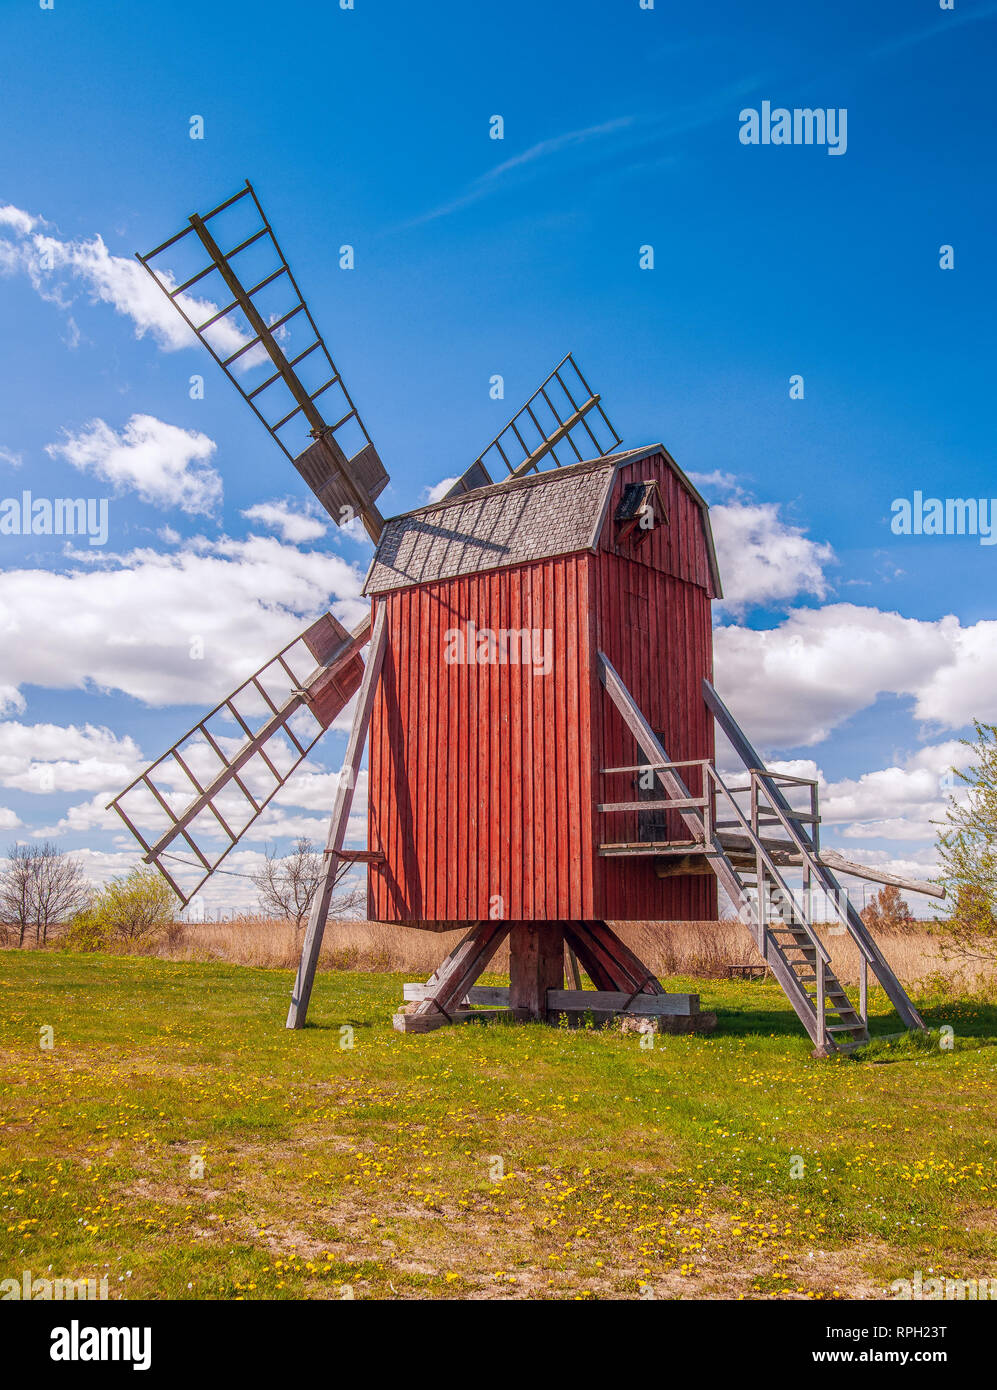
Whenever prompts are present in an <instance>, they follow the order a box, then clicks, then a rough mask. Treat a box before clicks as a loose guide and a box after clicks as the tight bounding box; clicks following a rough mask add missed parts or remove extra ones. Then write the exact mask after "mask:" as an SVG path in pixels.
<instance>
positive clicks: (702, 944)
mask: <svg viewBox="0 0 997 1390" xmlns="http://www.w3.org/2000/svg"><path fill="white" fill-rule="evenodd" d="M615 927H616V930H618V932H619V934H620V936H621V937H622V938H623V939H624V940H625V941H626V942H627V944H628V945H629V946H630V947H631V948H632V949H633V950H634V951H636V953H637V955H639V956H640V957H641V959H642V960H643V961H645V962H646V963H647V965H649V966H650V967H651V969H652V970H654V972H655V973H656V974H658V975H660V976H665V977H667V976H673V975H693V976H697V977H699V978H701V979H721V978H723V977H724V976H725V975H726V974H727V973H728V971H729V968H730V967H731V966H732V965H740V964H748V963H758V962H759V961H760V960H761V957H760V956H759V954H758V952H757V950H756V949H755V946H754V943H753V942H752V940H751V937H750V936H749V934H748V932H747V930H746V929H745V928H744V927H743V926H742V924H741V923H740V922H739V921H738V920H737V919H736V918H722V919H721V920H720V921H719V922H627V923H620V924H615ZM462 935H463V931H453V932H430V931H419V930H417V929H415V928H412V927H397V926H389V925H386V924H385V923H383V922H330V923H329V924H328V926H327V927H326V932H325V938H324V940H323V942H322V952H321V956H320V958H319V969H325V970H365V971H405V972H408V973H411V974H412V975H423V976H425V975H429V974H430V973H431V972H432V971H433V970H434V969H435V968H436V966H437V965H438V964H439V962H440V961H441V960H442V959H443V957H444V956H445V955H446V953H447V952H448V951H449V950H450V948H451V947H452V946H453V945H455V944H456V943H457V942H458V941H459V940H460V938H461V936H462ZM824 939H825V941H826V943H827V945H828V947H829V949H830V952H831V960H832V965H833V968H834V971H835V973H836V974H837V976H838V978H839V979H840V980H842V981H843V983H845V984H849V985H853V984H856V983H857V982H858V978H859V954H858V950H857V948H856V947H855V945H854V943H853V942H852V940H851V938H850V937H848V936H845V935H839V934H837V933H834V932H830V933H828V932H826V931H825V933H824ZM877 940H878V942H879V945H880V948H881V950H882V952H883V954H884V955H885V956H886V959H887V960H888V961H889V963H890V965H891V966H892V967H893V970H894V971H895V972H896V974H897V976H898V978H899V979H900V980H901V981H903V983H904V984H907V985H914V984H917V983H918V982H919V981H924V980H935V981H941V980H948V981H950V982H951V984H952V985H953V986H954V985H959V986H960V987H962V988H967V989H970V990H980V989H984V990H988V991H989V990H992V989H993V987H994V985H995V982H997V980H995V972H994V970H993V968H990V969H987V968H986V967H983V966H980V967H975V968H972V969H969V970H968V971H967V969H966V968H965V967H962V968H960V967H959V966H958V965H957V964H956V963H954V962H952V961H948V960H946V959H945V958H944V956H943V954H942V941H941V939H940V938H939V937H938V936H935V935H933V934H932V933H931V932H930V931H928V930H926V929H925V927H923V926H918V925H917V924H915V927H914V928H913V929H912V930H909V931H903V932H880V933H878V934H877ZM147 949H148V951H149V952H150V954H155V955H157V956H161V957H163V958H164V959H169V960H225V961H231V962H232V963H234V964H237V965H249V966H257V967H263V968H268V969H285V970H287V969H293V968H295V967H296V966H297V963H298V956H299V954H300V951H301V933H300V932H296V931H295V929H294V927H293V925H292V924H291V923H289V922H284V921H280V920H277V919H274V918H267V917H254V916H245V917H239V918H235V919H233V920H232V921H229V922H203V923H186V924H178V929H176V930H174V932H173V933H171V934H170V936H169V937H168V938H164V939H162V940H160V941H158V942H156V943H155V944H153V945H150V946H149V947H147ZM491 969H492V970H493V971H495V972H496V973H498V974H507V973H508V969H509V951H508V947H507V946H503V947H501V948H500V949H499V951H498V952H497V954H496V956H495V957H494V959H493V962H492V965H491Z"/></svg>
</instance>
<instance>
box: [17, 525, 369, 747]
mask: <svg viewBox="0 0 997 1390" xmlns="http://www.w3.org/2000/svg"><path fill="white" fill-rule="evenodd" d="M362 583H363V575H362V573H361V572H360V571H359V570H358V569H357V568H355V567H354V566H352V565H349V564H347V563H346V561H345V560H343V559H342V558H341V557H339V556H337V555H333V554H323V553H320V552H315V551H313V552H304V551H300V550H297V549H295V548H294V547H291V546H284V545H282V544H281V543H280V542H279V541H278V540H276V539H274V538H272V537H262V536H251V537H249V538H248V539H247V540H245V541H235V540H231V539H229V538H227V537H223V538H222V539H221V540H219V541H215V542H209V541H206V540H204V539H203V538H197V539H195V540H193V541H191V542H189V543H188V544H186V545H185V546H183V547H182V548H181V549H179V550H178V551H175V552H172V553H170V554H165V555H164V554H160V553H158V552H156V551H153V550H136V551H134V552H131V553H130V554H127V555H113V554H108V555H106V556H102V557H101V564H100V565H98V566H93V567H91V568H74V569H70V570H69V571H68V572H67V573H54V572H52V571H49V570H37V569H36V570H8V571H6V572H4V573H0V648H2V650H3V652H4V675H5V677H6V678H7V682H8V684H7V686H6V687H5V688H4V689H5V690H6V692H7V702H8V705H11V706H13V707H14V708H18V707H19V706H18V705H17V704H16V703H15V702H17V701H18V700H19V698H20V697H19V695H18V687H20V686H21V685H40V686H44V687H47V688H49V689H52V688H54V689H62V690H66V689H74V688H75V689H86V688H94V687H96V688H97V689H100V690H119V691H122V692H124V693H125V694H126V695H130V696H133V697H134V698H136V699H139V700H143V701H145V702H146V703H147V704H151V705H169V704H181V703H183V704H188V703H190V704H194V705H196V706H198V707H208V706H210V705H212V704H214V703H215V702H216V701H217V700H218V699H220V698H221V697H222V696H224V695H225V694H227V693H228V692H229V691H230V690H232V689H234V688H235V686H237V685H238V684H239V683H240V682H241V681H243V680H244V679H245V678H246V677H247V676H248V675H249V674H250V672H251V671H252V670H253V669H254V668H255V667H257V666H259V665H262V663H263V662H264V661H266V660H268V659H269V658H270V657H271V656H272V655H273V654H274V652H276V651H277V650H279V649H280V648H281V647H282V646H285V645H286V644H287V643H288V642H289V641H291V640H292V639H293V638H294V637H295V636H296V635H297V634H298V633H299V632H300V631H301V630H302V629H303V628H304V627H305V626H306V625H307V623H308V622H309V621H314V619H315V618H316V617H317V616H318V615H319V614H321V613H324V612H326V611H327V609H328V608H329V607H330V605H332V606H334V607H335V611H336V615H337V617H339V618H340V621H342V622H343V623H344V624H346V626H348V627H352V626H355V625H356V624H357V623H358V622H359V621H360V620H361V618H362V617H364V616H365V614H366V613H367V612H369V604H368V603H367V602H366V601H365V600H364V599H362V598H360V587H361V585H362ZM195 638H197V639H200V646H195V645H194V639H195ZM196 650H203V658H200V659H196V658H195V657H193V656H192V651H196ZM0 694H3V691H0ZM178 732H181V731H179V730H178Z"/></svg>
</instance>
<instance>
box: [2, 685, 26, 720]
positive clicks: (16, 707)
mask: <svg viewBox="0 0 997 1390" xmlns="http://www.w3.org/2000/svg"><path fill="white" fill-rule="evenodd" d="M24 707H25V699H24V696H23V695H22V694H21V692H20V691H19V690H18V688H17V686H16V685H0V715H3V714H21V713H22V712H23V710H24Z"/></svg>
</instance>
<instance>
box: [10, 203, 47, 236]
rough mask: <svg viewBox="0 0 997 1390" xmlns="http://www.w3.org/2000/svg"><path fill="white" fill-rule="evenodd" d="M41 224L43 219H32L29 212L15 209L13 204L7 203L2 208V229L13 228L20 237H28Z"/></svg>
mask: <svg viewBox="0 0 997 1390" xmlns="http://www.w3.org/2000/svg"><path fill="white" fill-rule="evenodd" d="M40 222H41V218H39V217H32V216H31V214H30V213H29V212H23V211H22V210H21V209H20V208H15V207H14V206H13V205H12V204H11V203H5V204H4V206H3V207H0V227H12V228H13V230H14V231H15V232H17V233H18V234H19V235H20V236H27V235H28V233H29V232H33V231H34V229H35V228H36V227H37V226H38V225H39V223H40Z"/></svg>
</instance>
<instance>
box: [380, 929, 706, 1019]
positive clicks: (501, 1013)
mask: <svg viewBox="0 0 997 1390" xmlns="http://www.w3.org/2000/svg"><path fill="white" fill-rule="evenodd" d="M506 935H508V937H509V985H508V987H506V986H501V985H477V984H475V980H477V978H478V977H479V975H480V974H481V973H482V971H483V970H485V968H486V967H487V965H488V962H489V961H490V960H491V958H492V956H493V955H494V953H495V951H496V950H497V949H498V946H499V945H500V944H501V942H502V941H503V940H504V939H505V937H506ZM568 952H570V953H572V954H573V955H575V956H577V959H578V962H580V964H581V965H582V966H583V968H584V969H585V971H586V973H587V974H588V976H589V978H590V979H591V980H592V982H593V984H594V985H595V989H581V988H580V987H579V988H575V989H565V988H564V973H565V957H566V954H567V953H568ZM575 983H576V981H574V980H572V984H575ZM402 992H403V997H404V1000H405V1004H404V1006H403V1007H402V1009H400V1010H399V1011H398V1012H397V1013H396V1014H395V1015H394V1017H393V1019H392V1023H393V1026H394V1027H395V1028H396V1029H397V1030H398V1032H400V1033H430V1032H433V1031H434V1030H435V1029H437V1028H444V1027H446V1025H447V1024H448V1023H471V1022H475V1021H482V1020H484V1021H487V1020H488V1019H492V1018H496V1017H507V1018H513V1019H515V1020H517V1021H518V1022H527V1021H533V1022H542V1023H554V1022H556V1021H557V1019H558V1018H559V1017H560V1015H561V1014H565V1015H566V1016H567V1017H568V1019H569V1021H571V1022H575V1021H577V1020H578V1019H580V1018H582V1017H584V1016H586V1015H589V1014H591V1015H592V1016H593V1018H594V1019H595V1020H596V1021H597V1022H603V1023H610V1022H612V1021H613V1019H615V1018H617V1017H620V1016H622V1017H623V1019H624V1021H626V1020H628V1019H629V1020H634V1025H633V1026H635V1027H639V1028H640V1029H645V1028H651V1029H656V1030H657V1031H659V1032H679V1033H689V1032H709V1031H711V1030H712V1028H714V1027H715V1026H716V1015H715V1014H702V1013H700V1009H699V995H698V994H667V993H666V992H665V990H664V988H663V986H662V985H661V983H660V981H659V980H658V979H657V978H656V977H655V976H654V974H653V972H652V971H650V970H649V969H648V967H647V966H646V965H645V964H644V963H643V961H641V960H640V959H639V958H638V957H637V956H636V955H634V953H633V951H631V950H630V948H629V947H628V946H626V945H625V944H624V943H623V942H622V941H621V940H620V938H619V937H618V936H617V935H616V933H615V932H614V931H613V930H612V929H611V928H610V927H609V926H608V925H607V923H605V922H601V921H593V922H524V921H520V922H478V923H476V924H475V925H474V926H473V927H472V928H471V929H470V931H469V932H468V933H467V934H466V936H464V937H463V939H462V940H461V941H459V942H458V943H457V945H456V946H455V947H454V948H453V950H452V951H451V952H450V954H449V955H448V956H447V958H446V959H445V960H444V961H443V962H442V964H441V965H439V966H438V967H437V969H436V970H435V971H434V972H433V974H432V975H431V976H430V977H429V979H428V980H427V981H426V982H425V984H420V983H416V982H410V983H407V984H405V985H403V987H402Z"/></svg>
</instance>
